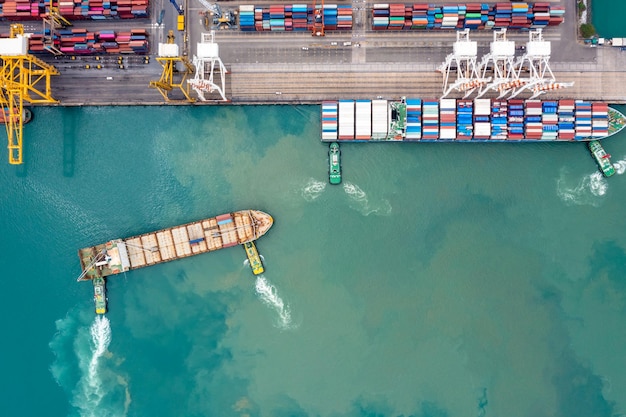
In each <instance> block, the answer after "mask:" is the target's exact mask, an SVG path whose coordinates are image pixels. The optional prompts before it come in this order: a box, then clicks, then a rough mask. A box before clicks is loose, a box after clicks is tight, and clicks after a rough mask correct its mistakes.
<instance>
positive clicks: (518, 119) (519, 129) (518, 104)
mask: <svg viewBox="0 0 626 417" xmlns="http://www.w3.org/2000/svg"><path fill="white" fill-rule="evenodd" d="M508 104H509V119H508V124H509V126H508V128H509V140H522V139H524V100H509V101H508Z"/></svg>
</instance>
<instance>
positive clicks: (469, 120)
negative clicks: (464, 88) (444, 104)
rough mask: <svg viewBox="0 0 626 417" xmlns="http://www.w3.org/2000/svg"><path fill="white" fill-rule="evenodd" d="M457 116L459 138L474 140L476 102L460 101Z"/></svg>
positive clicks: (457, 106) (457, 104) (457, 105)
mask: <svg viewBox="0 0 626 417" xmlns="http://www.w3.org/2000/svg"><path fill="white" fill-rule="evenodd" d="M456 115H457V116H456V132H457V138H458V139H463V140H467V139H472V137H473V136H474V102H473V101H472V100H458V101H457V103H456Z"/></svg>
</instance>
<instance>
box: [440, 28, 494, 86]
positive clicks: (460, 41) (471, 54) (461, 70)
mask: <svg viewBox="0 0 626 417" xmlns="http://www.w3.org/2000/svg"><path fill="white" fill-rule="evenodd" d="M469 33H470V30H469V29H465V30H464V31H458V32H456V42H454V45H453V53H451V54H450V55H448V56H447V57H446V61H445V62H444V63H443V64H441V66H440V67H439V69H438V70H439V71H440V72H441V73H442V74H443V95H442V96H441V98H444V97H446V96H447V95H448V94H450V93H451V92H452V90H456V91H462V92H465V96H464V97H467V96H469V95H470V94H472V92H473V91H474V90H475V89H476V88H480V87H482V86H483V85H484V84H485V83H487V82H488V81H489V79H485V78H481V77H480V76H479V74H478V66H477V65H476V56H477V54H478V45H477V43H476V42H474V41H471V40H470V38H469ZM455 70H456V80H455V81H454V82H450V73H451V72H453V71H455Z"/></svg>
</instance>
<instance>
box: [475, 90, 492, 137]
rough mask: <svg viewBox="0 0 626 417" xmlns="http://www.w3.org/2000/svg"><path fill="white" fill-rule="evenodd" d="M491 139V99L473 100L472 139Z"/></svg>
mask: <svg viewBox="0 0 626 417" xmlns="http://www.w3.org/2000/svg"><path fill="white" fill-rule="evenodd" d="M490 137H491V99H488V98H477V99H475V100H474V139H478V140H486V139H489V138H490Z"/></svg>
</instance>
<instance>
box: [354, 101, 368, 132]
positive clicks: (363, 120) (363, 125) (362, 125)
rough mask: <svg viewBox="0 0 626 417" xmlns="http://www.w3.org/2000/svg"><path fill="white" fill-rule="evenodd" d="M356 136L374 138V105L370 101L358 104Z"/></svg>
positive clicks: (358, 102)
mask: <svg viewBox="0 0 626 417" xmlns="http://www.w3.org/2000/svg"><path fill="white" fill-rule="evenodd" d="M356 136H357V137H358V138H363V137H367V138H369V137H371V136H372V103H371V101H369V100H368V101H357V102H356Z"/></svg>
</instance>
